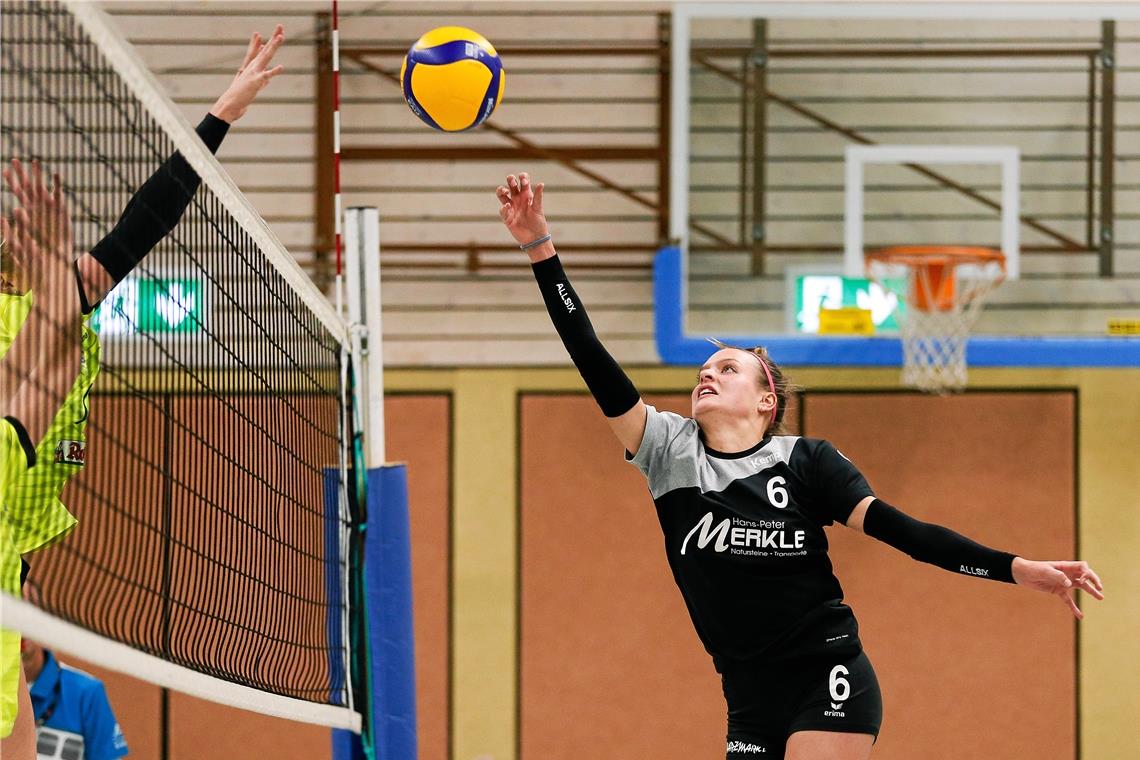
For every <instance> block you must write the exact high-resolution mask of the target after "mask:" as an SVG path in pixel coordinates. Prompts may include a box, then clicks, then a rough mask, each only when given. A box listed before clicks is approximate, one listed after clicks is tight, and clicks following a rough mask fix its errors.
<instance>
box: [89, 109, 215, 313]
mask: <svg viewBox="0 0 1140 760" xmlns="http://www.w3.org/2000/svg"><path fill="white" fill-rule="evenodd" d="M229 128H230V125H229V124H227V123H226V122H224V121H222V120H221V119H219V118H217V117H216V116H214V115H212V114H206V118H204V119H202V122H201V123H200V124H199V125H198V129H197V132H198V136H199V137H201V138H202V142H204V143H206V147H207V148H209V149H210V152H211V153H215V152H217V150H218V146H219V145H221V144H222V139H223V138H224V137H225V136H226V132H227V131H229ZM200 181H201V180H200V179H199V177H198V173H197V172H195V171H194V169H193V168H191V166H190V164H189V163H187V162H186V159H185V158H183V157H182V154H181V153H175V154H174V155H172V156H171V157H170V158H168V159H166V162H165V163H163V164H162V166H160V167H159V168H158V171H156V172H155V173H154V174H152V175H151V176H150V179H148V180H147V181H146V183H145V184H143V186H142V187H141V188H139V190H138V192H137V193H135V194H134V196H133V197H132V198H131V200H130V202H129V203H127V207H126V208H125V209H123V215H122V216H120V217H119V221H118V223H117V224H116V225H115V228H114V229H112V230H111V231H110V232H109V233H108V234H107V236H106V237H104V238H103V239H102V240H100V241H99V242H98V243H97V244H96V245H95V247H94V248H92V249H91V255H92V256H94V257H95V260H96V261H98V262H99V263H100V264H102V265H103V268H104V269H106V270H107V274H109V275H111V277H112V278H113V279H114V281H115V282H116V283H117V282H120V281H122V279H123V278H124V277H126V276H127V275H128V274H130V272H131V270H132V269H134V268H135V267H136V266H137V265H138V263H139V262H140V261H142V260H143V257H144V256H146V255H147V254H148V253H150V250H151V249H152V248H154V247H155V245H157V244H158V241H160V240H162V239H163V238H164V237H166V235H167V233H169V232H170V231H171V230H172V229H174V226H175V225H176V224H178V220H179V219H181V218H182V212H184V211H185V210H186V207H187V206H189V205H190V199H191V198H193V197H194V193H195V192H196V191H197V190H198V184H199V182H200ZM91 305H92V306H94V305H95V304H91Z"/></svg>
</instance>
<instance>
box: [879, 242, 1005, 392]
mask: <svg viewBox="0 0 1140 760" xmlns="http://www.w3.org/2000/svg"><path fill="white" fill-rule="evenodd" d="M899 266H905V267H906V270H907V289H906V304H907V309H906V311H905V312H903V313H900V314H899V317H898V319H899V333H900V336H901V338H902V348H903V370H902V382H903V384H904V385H908V386H910V387H912V388H918V389H919V390H922V391H926V392H929V393H949V392H953V391H960V390H962V389H963V388H965V387H966V381H967V373H966V343H967V341H968V340H969V337H970V332H971V330H972V329H973V327H974V325H975V324H976V323H977V321H978V316H979V315H980V314H981V311H982V304H983V303H984V302H985V299H986V298H987V297H988V296H989V294H990V293H991V292H993V290H994V289H995V288H997V287H998V286H999V285H1000V284H1001V283H1002V281H1003V280H1004V279H1005V257H1003V256H1002V255H1001V253H999V252H997V251H994V250H991V249H988V248H961V247H950V246H921V247H918V246H906V247H898V248H888V249H886V250H883V251H876V252H875V253H872V254H868V270H867V271H868V276H869V277H870V278H871V279H872V280H874V281H875V282H877V283H879V285H880V286H882V285H883V279H884V278H886V277H887V276H888V274H889V272H890V270H891V269H892V268H893V269H894V270H895V271H896V272H897V268H898V267H899Z"/></svg>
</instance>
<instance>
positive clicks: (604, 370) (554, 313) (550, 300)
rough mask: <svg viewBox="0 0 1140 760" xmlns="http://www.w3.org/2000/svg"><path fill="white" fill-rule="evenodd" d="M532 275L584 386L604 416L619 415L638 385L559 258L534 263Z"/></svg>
mask: <svg viewBox="0 0 1140 760" xmlns="http://www.w3.org/2000/svg"><path fill="white" fill-rule="evenodd" d="M531 269H532V270H533V271H534V279H536V280H537V281H538V289H539V290H540V291H541V292H542V300H543V301H545V302H546V310H547V312H549V313H550V319H551V321H552V322H554V329H556V330H557V331H558V336H559V337H560V338H562V344H563V345H564V346H566V351H567V352H568V353H569V354H570V358H571V359H573V360H574V366H576V367H577V368H578V372H579V373H580V374H581V375H582V379H583V380H585V381H586V387H587V388H589V389H590V393H592V394H593V395H594V400H595V401H597V402H598V406H600V407H601V408H602V414H604V415H606V416H607V417H620V416H621V415H623V414H625V413H626V412H628V411H629V410H630V409H632V408H633V407H634V406H635V405H636V404H637V401H638V399H640V398H641V396H640V394H638V392H637V388H635V387H633V383H632V382H630V379H629V378H628V377H626V374H625V372H623V371H622V368H621V367H620V366H618V363H617V362H616V361H614V358H613V357H612V356H610V355H609V352H607V351H606V348H605V346H603V345H602V342H601V341H600V340H598V336H597V335H596V334H595V333H594V327H593V325H591V324H590V318H589V316H587V315H586V308H585V307H584V306H583V305H582V301H581V300H580V299H579V298H578V294H577V293H575V292H574V288H573V287H572V286H571V285H570V280H569V279H567V277H566V272H564V271H563V269H562V262H560V261H559V260H558V257H557V256H553V257H551V258H549V259H545V260H543V261H540V262H538V263H537V264H533V265H532V266H531Z"/></svg>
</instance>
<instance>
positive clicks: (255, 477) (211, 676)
mask: <svg viewBox="0 0 1140 760" xmlns="http://www.w3.org/2000/svg"><path fill="white" fill-rule="evenodd" d="M0 18H2V22H0V23H2V25H3V28H2V33H3V46H2V52H0V56H2V58H0V69H2V72H0V77H2V86H3V95H2V122H3V146H4V158H5V161H7V160H8V159H9V158H12V157H18V158H20V159H21V160H23V161H25V162H30V161H32V160H38V161H40V162H41V163H42V165H43V166H44V168H45V171H56V172H58V173H59V174H60V176H61V178H62V180H63V182H64V184H65V186H66V196H67V199H68V203H69V205H70V208H71V212H72V215H73V226H74V229H75V237H76V241H75V242H76V253H77V254H81V253H83V252H85V251H89V250H91V249H92V248H93V247H94V246H96V245H97V244H98V243H99V241H100V240H102V239H103V238H104V236H105V235H107V233H108V232H109V231H110V230H111V229H112V228H113V227H114V226H115V224H116V223H117V221H118V220H119V217H120V215H121V214H122V212H123V210H124V208H125V207H126V206H127V204H128V202H129V201H130V200H131V198H132V196H133V195H134V194H135V193H136V191H137V190H138V189H139V188H140V187H141V186H142V185H143V184H144V183H145V182H147V181H148V178H150V177H152V176H153V175H154V173H155V172H156V171H159V170H160V167H166V166H169V163H168V162H169V161H171V160H172V157H175V158H176V159H177V160H182V161H184V162H185V163H186V164H188V166H189V167H190V168H192V170H193V172H192V174H193V175H196V179H195V180H194V181H189V182H188V181H187V180H186V178H185V177H181V178H179V177H173V176H172V177H171V178H167V181H170V182H174V183H176V184H177V186H176V187H174V189H173V192H185V193H187V194H188V195H189V196H190V197H191V199H190V201H189V205H188V207H187V208H186V210H185V213H184V214H183V215H182V217H181V220H180V221H179V222H178V224H177V225H176V226H175V227H174V228H173V230H172V231H171V232H170V233H169V234H167V235H166V236H165V237H164V238H163V239H162V240H161V241H160V242H159V243H158V244H157V246H156V247H155V248H154V249H153V250H152V251H151V252H150V253H149V255H148V256H146V258H145V259H144V260H143V261H142V262H141V263H140V264H139V265H138V266H137V267H136V268H135V269H134V270H133V271H132V272H131V274H130V275H129V276H127V277H126V279H124V280H123V281H122V282H120V283H119V284H118V286H117V287H116V288H115V289H114V290H113V291H112V292H111V293H110V294H109V295H108V296H107V298H106V299H105V300H104V301H103V302H102V304H101V305H100V306H99V307H98V308H97V309H96V310H95V311H94V313H93V314H92V315H91V316H90V318H89V320H88V325H89V326H90V327H91V329H92V330H93V331H94V333H95V334H96V335H97V336H98V340H99V343H100V344H101V349H102V355H101V360H100V372H99V376H98V379H97V381H96V383H95V386H94V390H93V392H92V393H91V395H90V398H89V399H88V408H89V416H88V420H87V423H86V440H85V441H82V442H79V443H82V446H81V447H80V449H79V453H78V455H77V457H71V459H70V460H69V459H68V457H67V456H66V452H65V456H64V457H63V458H62V459H61V458H60V457H59V456H57V457H56V464H57V465H58V464H63V465H72V466H75V467H76V469H77V471H76V474H75V475H74V476H73V477H71V479H70V480H69V482H68V484H67V486H66V487H65V489H64V491H63V493H62V495H61V499H62V501H63V503H64V504H65V505H67V507H68V508H69V509H70V510H71V512H72V513H73V514H74V515H75V516H76V517H77V518H78V520H79V524H78V527H77V528H76V529H75V530H74V531H73V532H72V533H71V534H70V535H69V536H68V537H67V538H66V539H64V540H63V541H60V542H58V543H57V544H55V545H53V546H51V547H50V548H48V549H46V550H44V551H41V552H37V553H34V554H32V555H30V556H29V557H28V559H29V561H30V563H31V565H32V570H31V576H30V577H31V581H32V582H33V583H34V585H35V587H36V588H37V589H38V591H39V593H38V598H37V599H36V600H35V604H32V603H31V602H29V601H25V600H19V599H16V598H14V597H11V596H5V597H3V599H2V602H3V623H4V625H5V626H7V627H9V628H14V629H17V630H19V631H20V632H21V633H23V634H24V635H26V636H28V637H30V638H33V639H36V640H37V641H40V642H42V643H44V644H45V645H48V646H54V647H58V648H61V649H65V650H66V651H67V652H69V653H71V654H74V655H76V656H79V657H82V658H84V659H86V660H87V661H89V662H92V663H95V664H98V665H102V666H106V667H109V668H112V669H115V670H119V671H123V672H126V673H129V674H130V675H132V676H135V677H138V678H141V679H144V680H149V681H152V682H154V683H156V684H159V685H162V686H165V687H168V688H173V689H176V690H179V691H183V692H186V693H189V694H193V695H195V696H200V697H204V698H207V699H212V700H214V701H219V702H223V703H227V704H231V705H235V706H239V707H245V708H248V709H253V710H257V711H260V712H263V713H266V714H271V715H278V716H281V717H286V718H290V719H293V720H300V721H306V722H311V723H318V724H322V725H327V726H333V727H340V728H349V729H353V730H360V726H361V720H360V716H359V711H360V705H358V704H357V702H358V701H360V699H362V697H361V696H360V694H361V693H362V692H359V691H358V690H357V689H356V688H355V686H354V678H353V676H352V672H353V659H354V656H355V655H354V648H353V641H354V640H356V639H357V638H358V634H357V632H356V631H357V630H358V629H357V625H358V622H357V621H356V620H355V619H354V616H353V615H352V614H351V613H352V611H353V604H352V603H351V599H352V598H353V596H354V595H356V594H358V593H359V589H356V588H354V587H353V586H354V583H355V581H354V580H353V578H354V577H355V576H354V569H353V568H354V567H355V565H356V564H357V563H358V562H359V561H360V558H359V551H358V549H357V548H355V543H354V542H355V540H356V539H355V536H356V535H357V533H358V531H356V530H355V528H356V527H358V526H359V525H360V512H359V510H360V504H359V500H358V489H357V487H356V483H357V480H356V478H357V475H358V472H357V471H356V470H355V469H354V467H353V460H354V457H353V452H352V442H353V440H354V430H353V418H354V414H353V410H352V404H353V400H352V398H351V392H350V386H351V382H350V365H351V361H350V358H349V357H350V340H349V330H348V328H347V326H346V324H345V321H344V319H343V318H342V317H341V315H340V312H339V311H338V310H337V309H336V308H334V307H333V306H332V305H331V304H330V303H329V302H328V300H327V299H326V298H325V296H324V295H323V294H322V293H321V292H320V291H319V290H318V289H317V288H316V287H315V286H314V285H313V283H312V281H311V280H310V279H309V277H308V276H307V275H306V274H305V273H304V272H303V271H302V270H301V269H300V268H299V267H298V265H297V264H296V262H295V261H294V259H293V258H292V256H291V255H290V254H289V253H288V251H287V250H285V248H284V247H283V246H282V245H281V243H280V242H279V241H278V239H277V238H276V237H275V235H274V234H273V233H272V232H271V230H270V229H269V228H268V227H267V226H266V225H265V223H264V221H263V220H262V219H261V218H260V216H259V215H258V213H257V212H256V211H255V210H254V208H253V207H252V206H251V205H250V203H249V202H248V201H247V200H246V199H245V198H244V196H243V195H242V194H241V192H240V191H239V190H238V188H237V187H236V186H235V185H234V184H233V182H232V181H231V180H230V179H229V177H228V176H227V175H226V173H225V172H224V171H223V170H222V169H221V168H220V166H219V164H218V162H217V161H216V159H215V158H214V156H213V155H212V154H211V153H210V151H209V150H208V149H207V147H206V146H205V145H204V144H203V143H202V141H201V140H200V139H199V137H198V136H197V135H196V134H195V129H194V127H193V126H192V125H191V124H190V123H188V122H187V121H186V119H185V118H184V117H183V116H182V115H181V114H180V113H179V112H178V110H177V109H176V108H175V106H174V105H173V104H172V103H171V102H170V101H169V99H168V98H167V97H166V96H165V95H164V94H163V91H162V89H161V88H160V87H159V86H158V85H157V83H156V82H155V81H154V80H153V78H152V76H151V75H150V73H149V71H148V69H147V68H146V66H145V65H144V64H143V63H142V62H141V61H140V60H139V59H138V57H137V56H136V54H135V53H134V51H133V49H132V48H131V47H130V46H129V45H128V44H127V43H125V42H124V41H123V40H122V39H121V38H120V37H119V35H118V33H117V32H116V31H115V30H114V28H113V27H112V26H111V24H110V23H109V21H108V19H107V18H106V16H105V15H104V14H103V13H102V12H101V11H100V10H99V9H98V8H97V7H94V6H92V5H90V4H85V3H80V2H77V3H71V4H63V5H60V4H55V3H39V2H5V3H4V9H3V13H2V14H0ZM175 154H180V156H181V158H180V159H178V158H177V157H176V156H175ZM195 182H200V186H199V187H194V184H195ZM3 202H4V210H5V213H7V212H8V210H10V209H11V208H12V204H13V203H14V201H13V199H12V198H11V197H10V194H8V193H7V192H5V195H4V198H3ZM137 203H138V201H137V200H136V204H137ZM134 213H141V214H156V215H157V214H159V213H161V210H160V209H151V208H147V207H145V206H143V207H138V206H137V205H136V207H135V209H134ZM84 461H85V463H84Z"/></svg>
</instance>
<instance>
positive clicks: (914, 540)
mask: <svg viewBox="0 0 1140 760" xmlns="http://www.w3.org/2000/svg"><path fill="white" fill-rule="evenodd" d="M863 532H864V533H866V534H867V535H868V536H872V537H874V538H877V539H879V540H880V541H882V542H884V543H887V544H890V545H891V546H893V547H895V548H896V549H898V550H900V551H903V552H906V553H907V554H909V555H910V556H911V557H913V558H915V559H917V560H918V561H919V562H927V563H929V564H931V565H937V566H938V567H941V568H943V569H945V570H949V571H950V572H952V573H961V574H962V575H973V576H975V577H978V578H989V579H990V580H995V581H1002V582H1004V583H1013V560H1014V555H1012V554H1008V553H1007V552H1000V551H997V550H996V549H990V548H989V547H987V546H982V545H981V544H979V543H975V542H974V541H971V540H970V539H968V538H966V537H965V536H963V535H960V534H958V533H955V532H954V531H952V530H950V529H949V528H943V527H942V526H941V525H932V524H930V523H924V522H922V521H921V520H916V519H914V518H913V517H910V516H909V515H906V514H903V513H902V512H900V511H899V510H897V509H895V508H894V507H892V506H891V505H890V504H887V503H886V502H884V501H881V500H879V499H875V500H874V501H872V502H871V506H870V507H868V508H867V515H866V517H864V518H863Z"/></svg>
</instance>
